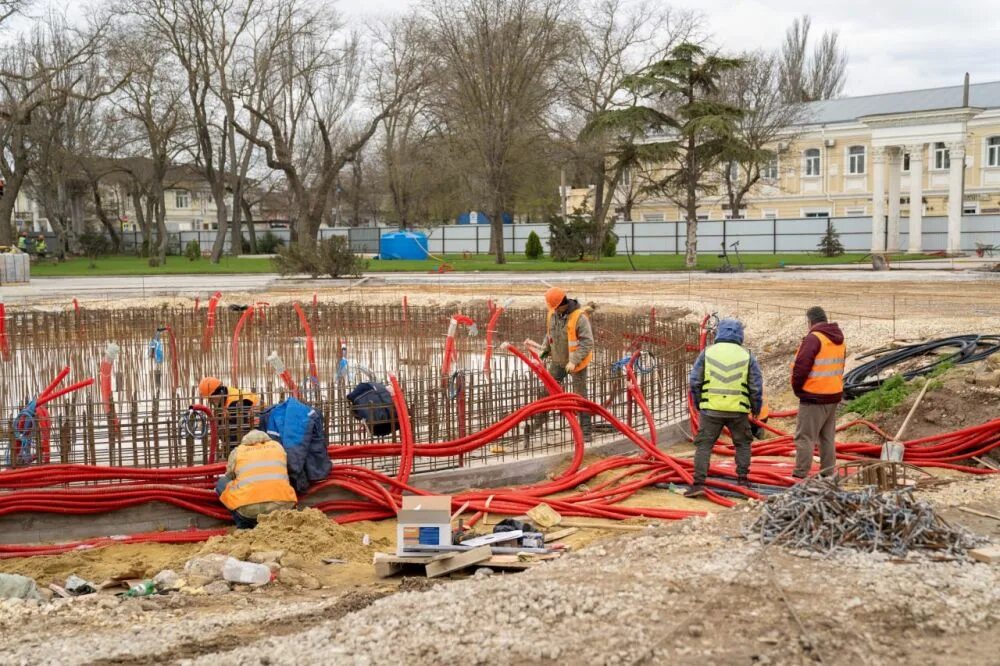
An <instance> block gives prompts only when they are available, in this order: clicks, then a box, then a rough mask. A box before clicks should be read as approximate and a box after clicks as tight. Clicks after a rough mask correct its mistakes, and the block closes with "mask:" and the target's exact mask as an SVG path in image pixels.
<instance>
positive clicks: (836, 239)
mask: <svg viewBox="0 0 1000 666" xmlns="http://www.w3.org/2000/svg"><path fill="white" fill-rule="evenodd" d="M817 247H818V248H819V251H820V253H821V254H822V255H823V256H824V257H839V256H840V255H842V254H844V246H843V245H842V244H841V242H840V234H838V233H837V230H836V229H834V228H833V222H831V221H830V220H827V222H826V233H825V234H823V238H821V239H820V241H819V245H817Z"/></svg>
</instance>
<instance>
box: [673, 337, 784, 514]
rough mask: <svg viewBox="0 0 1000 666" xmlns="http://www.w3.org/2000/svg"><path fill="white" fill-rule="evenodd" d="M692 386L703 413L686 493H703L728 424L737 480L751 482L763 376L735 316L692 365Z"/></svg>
mask: <svg viewBox="0 0 1000 666" xmlns="http://www.w3.org/2000/svg"><path fill="white" fill-rule="evenodd" d="M690 385H691V396H692V397H693V398H694V404H695V405H697V406H698V408H699V410H700V412H701V418H700V422H699V428H698V435H697V437H695V439H694V446H695V454H694V483H693V484H692V486H691V488H690V489H688V491H687V492H686V493H684V496H685V497H698V496H700V495H704V494H705V478H706V477H707V476H708V465H709V462H710V461H711V458H712V447H713V446H715V442H716V441H717V440H718V439H719V435H720V434H722V429H723V428H729V432H730V433H731V434H732V438H733V445H734V446H735V447H736V474H737V483H739V484H740V485H742V486H749V484H750V480H749V474H750V445H751V443H752V442H753V434H752V433H751V431H750V414H754V415H757V414H760V411H761V407H762V405H763V398H764V380H763V377H762V375H761V372H760V365H758V364H757V359H756V358H754V355H753V354H751V353H750V352H749V351H747V350H746V349H744V348H743V324H741V323H740V322H739V321H737V320H735V319H723V320H722V321H720V322H719V328H718V330H717V332H716V335H715V344H713V345H711V346H710V347H708V348H707V349H705V350H703V351H702V352H701V354H699V355H698V359H697V360H696V361H695V362H694V367H693V368H691V376H690Z"/></svg>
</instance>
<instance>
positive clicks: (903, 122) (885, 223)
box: [581, 81, 1000, 252]
mask: <svg viewBox="0 0 1000 666" xmlns="http://www.w3.org/2000/svg"><path fill="white" fill-rule="evenodd" d="M787 136H788V140H787V141H781V142H779V143H778V145H776V146H774V147H773V148H774V150H775V152H776V158H775V160H774V161H773V162H772V163H771V165H769V167H768V168H767V169H765V170H764V177H763V178H762V180H761V181H760V182H759V183H758V185H757V186H756V187H755V188H754V190H752V191H751V192H750V193H749V194H748V195H747V196H746V197H745V199H744V205H745V208H744V209H743V210H740V211H736V212H733V211H730V210H728V209H729V206H728V203H727V198H726V196H725V190H724V188H721V187H720V188H718V191H717V192H715V193H713V194H712V195H711V196H706V197H704V199H703V200H702V201H701V202H700V205H699V209H698V217H699V219H702V220H723V219H766V218H778V219H794V218H811V217H870V218H871V219H872V225H873V231H875V232H876V233H874V234H873V235H872V238H873V239H874V240H873V242H872V250H873V251H882V250H885V249H888V250H891V251H892V250H907V251H910V252H919V251H921V249H922V248H923V244H922V240H921V236H922V234H923V233H925V231H924V220H923V218H924V216H928V217H931V216H947V222H948V224H947V231H948V241H947V246H946V249H948V250H949V251H958V250H959V248H960V242H959V239H960V233H961V230H962V220H963V217H967V216H972V215H981V214H982V215H985V214H996V213H1000V81H997V82H992V83H981V84H977V85H972V86H970V88H969V99H968V103H967V104H963V87H962V86H954V87H946V88H932V89H927V90H914V91H906V92H898V93H887V94H881V95H869V96H865V97H845V98H841V99H834V100H826V101H822V102H813V103H810V104H807V105H806V108H805V109H804V113H803V114H802V122H801V123H800V124H799V125H797V126H795V127H790V128H789V129H788V131H787ZM963 165H964V169H963V168H962V167H963ZM963 192H964V196H963V195H962V193H963ZM581 194H583V193H582V192H581ZM584 196H585V195H584ZM619 198H620V195H619ZM913 202H920V203H921V205H919V206H914V205H913ZM632 218H633V219H634V220H635V221H645V222H663V221H675V220H682V219H684V212H683V211H682V210H681V209H680V208H679V207H678V206H677V205H676V204H675V203H673V202H671V201H668V200H665V199H656V198H644V199H642V200H640V201H639V202H638V203H636V204H635V206H634V207H633V209H632ZM902 236H905V237H906V238H905V239H903V238H902ZM904 240H905V246H904V245H903V241H904ZM886 246H888V247H886Z"/></svg>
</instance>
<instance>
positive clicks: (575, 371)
mask: <svg viewBox="0 0 1000 666" xmlns="http://www.w3.org/2000/svg"><path fill="white" fill-rule="evenodd" d="M545 304H546V305H547V306H548V309H549V312H548V316H547V317H546V319H545V344H544V345H543V347H542V353H541V356H542V358H543V359H546V360H547V367H548V371H549V373H550V374H551V375H552V376H553V377H554V378H555V379H556V381H558V382H562V381H563V380H564V379H566V378H567V377H569V378H570V381H571V383H572V387H573V393H576V394H578V395H581V396H583V397H587V366H589V365H590V361H591V359H593V357H594V329H593V327H591V325H590V311H589V309H588V308H584V307H581V306H580V303H579V302H578V301H576V300H575V299H572V298H569V297H568V296H567V295H566V292H565V291H564V290H563V289H561V288H559V287H552V288H551V289H549V290H548V291H546V292H545ZM545 417H546V414H539V415H538V416H537V417H535V420H534V421H532V422H531V423H530V424H528V426H527V427H526V434H527V435H530V434H531V432H532V431H533V430H535V429H537V428H538V427H539V426H540V425H541V424H542V423H543V422H544V421H545ZM580 425H581V426H583V430H584V433H585V434H586V435H588V436H589V435H590V414H580Z"/></svg>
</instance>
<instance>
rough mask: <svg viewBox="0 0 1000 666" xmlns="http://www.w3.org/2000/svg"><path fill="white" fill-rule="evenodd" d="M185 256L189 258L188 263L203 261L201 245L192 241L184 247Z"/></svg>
mask: <svg viewBox="0 0 1000 666" xmlns="http://www.w3.org/2000/svg"><path fill="white" fill-rule="evenodd" d="M184 256H185V257H187V258H188V261H198V260H199V259H201V243H199V242H198V241H197V240H190V241H188V242H187V245H186V246H185V247H184Z"/></svg>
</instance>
